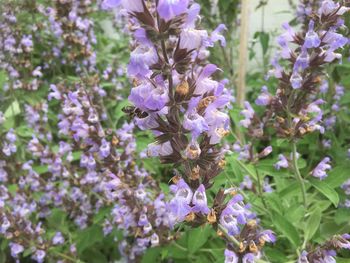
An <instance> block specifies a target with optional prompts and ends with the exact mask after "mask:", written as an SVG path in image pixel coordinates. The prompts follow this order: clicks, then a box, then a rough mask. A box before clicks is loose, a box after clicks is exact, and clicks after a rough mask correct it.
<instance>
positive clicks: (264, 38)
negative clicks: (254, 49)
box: [259, 32, 270, 55]
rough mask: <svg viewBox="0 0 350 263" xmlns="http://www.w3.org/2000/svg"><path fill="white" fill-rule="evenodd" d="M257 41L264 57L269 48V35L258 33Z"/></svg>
mask: <svg viewBox="0 0 350 263" xmlns="http://www.w3.org/2000/svg"><path fill="white" fill-rule="evenodd" d="M259 40H260V44H261V47H262V50H263V54H264V55H265V54H266V52H267V50H268V48H269V40H270V35H269V34H268V33H266V32H259Z"/></svg>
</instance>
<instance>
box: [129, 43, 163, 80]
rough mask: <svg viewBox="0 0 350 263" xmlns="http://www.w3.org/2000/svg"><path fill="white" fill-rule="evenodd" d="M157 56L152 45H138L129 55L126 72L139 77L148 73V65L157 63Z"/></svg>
mask: <svg viewBox="0 0 350 263" xmlns="http://www.w3.org/2000/svg"><path fill="white" fill-rule="evenodd" d="M157 61H158V56H157V53H156V51H155V49H154V47H152V46H141V45H140V46H138V47H137V48H136V49H135V50H134V51H133V52H131V55H130V62H129V64H128V74H129V75H130V76H138V77H140V78H143V77H145V76H146V75H148V74H149V72H150V70H149V66H151V65H153V64H155V63H157Z"/></svg>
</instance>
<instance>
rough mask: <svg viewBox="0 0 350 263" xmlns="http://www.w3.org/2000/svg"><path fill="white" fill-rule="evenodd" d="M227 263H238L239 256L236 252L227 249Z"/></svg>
mask: <svg viewBox="0 0 350 263" xmlns="http://www.w3.org/2000/svg"><path fill="white" fill-rule="evenodd" d="M225 263H238V256H237V255H236V253H235V252H233V251H231V250H229V249H225Z"/></svg>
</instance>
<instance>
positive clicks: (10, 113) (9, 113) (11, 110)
mask: <svg viewBox="0 0 350 263" xmlns="http://www.w3.org/2000/svg"><path fill="white" fill-rule="evenodd" d="M20 113H21V108H20V107H19V103H18V100H14V101H13V102H12V103H11V105H10V106H9V107H8V108H7V109H6V111H5V113H4V116H5V118H6V119H7V118H11V117H14V116H16V115H18V114H20Z"/></svg>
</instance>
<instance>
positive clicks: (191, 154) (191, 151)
mask: <svg viewBox="0 0 350 263" xmlns="http://www.w3.org/2000/svg"><path fill="white" fill-rule="evenodd" d="M201 152H202V151H201V148H200V147H199V144H198V143H197V142H193V143H190V144H189V145H187V147H186V150H185V154H186V157H187V158H188V159H191V160H195V159H198V157H199V155H200V154H201Z"/></svg>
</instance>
